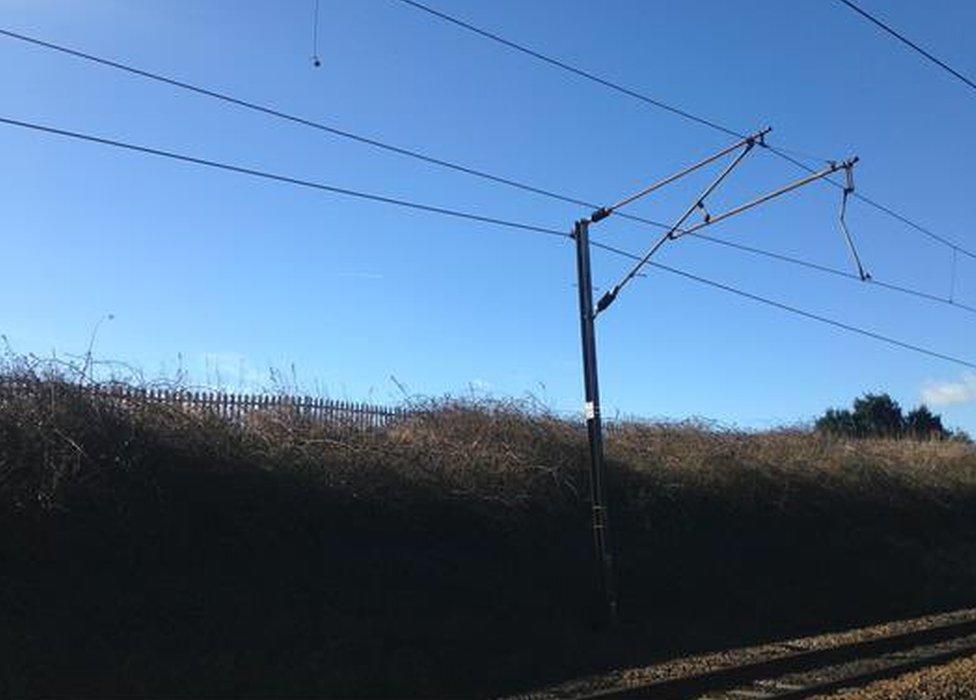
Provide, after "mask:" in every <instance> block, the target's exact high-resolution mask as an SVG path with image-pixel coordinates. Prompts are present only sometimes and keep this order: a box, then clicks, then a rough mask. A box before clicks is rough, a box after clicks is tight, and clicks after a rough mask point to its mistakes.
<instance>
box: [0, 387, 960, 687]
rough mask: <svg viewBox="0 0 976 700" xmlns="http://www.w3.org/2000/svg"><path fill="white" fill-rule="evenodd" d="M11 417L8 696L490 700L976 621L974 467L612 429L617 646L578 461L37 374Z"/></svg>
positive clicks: (520, 445)
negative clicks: (121, 399) (189, 403)
mask: <svg viewBox="0 0 976 700" xmlns="http://www.w3.org/2000/svg"><path fill="white" fill-rule="evenodd" d="M20 379H21V380H22V381H23V382H26V383H27V384H28V385H30V386H31V387H32V390H31V391H29V392H24V391H20V392H18V393H17V394H16V395H9V394H8V395H6V396H5V397H2V398H0V525H2V530H0V532H2V535H0V558H2V561H0V683H2V685H0V695H2V694H11V695H15V696H21V695H44V696H52V695H72V696H82V695H89V696H105V695H111V696H120V695H154V696H159V695H166V696H179V695H193V696H270V695H275V696H282V695H286V696H287V695H306V696H307V695H316V696H321V695H339V696H348V695H417V694H424V695H445V694H450V695H458V694H462V695H490V694H493V693H498V692H505V691H512V690H515V689H518V688H520V687H527V686H532V685H535V684H539V683H544V682H547V681H550V680H554V679H558V678H562V677H568V676H573V675H579V674H581V673H585V672H588V671H592V670H597V669H600V668H606V667H609V666H613V665H621V664H627V663H637V662H647V661H649V660H651V659H653V658H660V657H664V656H672V655H677V654H681V653H685V652H691V651H702V650H707V649H714V648H720V647H722V646H731V645H742V644H746V643H752V642H757V641H761V640H764V639H770V638H775V637H778V636H785V635H790V636H793V635H798V634H803V633H812V632H816V631H822V630H824V629H826V628H830V627H846V626H852V625H854V624H857V623H864V622H869V621H873V620H878V619H884V618H888V617H899V616H905V615H908V614H913V613H919V612H925V611H932V610H935V609H939V608H947V607H951V606H954V605H961V604H970V605H971V604H973V603H976V453H974V452H973V449H972V448H971V447H968V446H966V445H963V444H957V443H950V442H942V443H940V442H934V443H917V442H909V441H903V442H885V441H859V442H856V443H855V442H845V441H831V440H828V439H824V438H822V437H818V436H815V435H813V434H810V433H807V432H804V431H779V432H771V433H763V434H746V433H739V432H734V431H722V430H713V429H708V428H704V427H701V426H694V425H640V424H630V425H623V426H620V427H618V428H617V429H615V430H614V431H612V432H611V433H610V435H609V438H608V444H607V447H608V452H609V458H610V469H611V474H612V479H611V498H612V504H613V510H612V512H611V519H612V525H613V528H614V533H613V534H614V537H615V546H616V549H617V550H618V552H619V557H618V564H619V572H620V592H621V606H622V612H623V618H624V619H623V624H622V626H621V628H620V629H619V630H617V631H614V632H607V631H600V630H596V629H594V627H593V625H592V624H591V622H592V621H591V618H590V615H589V612H588V606H587V600H589V599H590V598H591V596H592V578H591V572H592V570H593V566H592V561H591V552H590V548H589V547H590V542H591V540H590V534H589V519H588V498H587V480H586V451H585V437H584V435H583V434H582V432H581V431H580V430H579V429H578V428H577V427H575V426H574V425H572V424H570V423H567V422H565V421H561V420H558V419H556V418H554V417H551V416H546V415H540V414H539V413H538V412H531V411H523V410H520V409H519V408H518V407H517V406H510V405H498V404H492V405H483V406H472V405H463V404H460V405H459V404H451V403H444V404H441V405H438V406H432V407H430V410H427V411H424V412H420V413H418V414H417V415H416V416H415V417H413V418H410V419H408V420H406V421H405V422H403V423H401V424H399V425H397V426H394V427H392V428H389V429H387V430H384V431H378V432H373V433H347V432H343V431H340V430H337V429H336V428H334V427H329V426H323V425H321V424H318V425H316V424H313V423H303V422H301V421H298V420H295V419H294V418H291V417H289V416H288V415H286V414H283V413H282V414H266V415H260V416H259V415H256V416H252V417H251V419H249V421H248V422H247V424H246V425H244V426H240V427H234V426H231V425H229V424H227V423H225V422H222V421H220V420H218V419H214V418H212V417H208V416H207V415H205V414H199V413H194V412H192V411H187V410H182V409H177V408H173V407H167V406H162V405H144V404H138V403H132V404H128V405H124V404H120V403H118V402H113V401H110V400H106V399H94V398H91V397H90V396H85V395H83V394H81V393H79V392H76V391H73V390H72V389H71V387H70V385H67V384H65V383H63V382H61V381H59V380H57V379H52V378H50V377H48V378H39V377H37V376H34V375H29V374H25V375H22V376H21V377H20Z"/></svg>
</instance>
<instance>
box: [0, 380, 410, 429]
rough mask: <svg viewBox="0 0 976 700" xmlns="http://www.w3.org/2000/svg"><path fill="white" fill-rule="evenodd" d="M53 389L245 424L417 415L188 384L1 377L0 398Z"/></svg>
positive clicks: (379, 421)
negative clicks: (276, 418) (282, 418)
mask: <svg viewBox="0 0 976 700" xmlns="http://www.w3.org/2000/svg"><path fill="white" fill-rule="evenodd" d="M51 392H64V393H75V394H77V395H80V396H88V397H92V398H95V397H98V398H103V399H108V400H110V401H115V402H118V403H119V404H121V405H123V406H126V405H129V406H134V405H144V404H163V405H166V406H172V407H175V408H181V409H185V410H191V411H201V412H208V413H211V414H213V415H216V416H218V417H220V418H223V419H225V420H228V421H231V422H234V423H241V422H243V421H245V420H246V419H247V418H248V417H249V416H252V415H255V414H260V413H266V414H277V415H283V414H284V415H290V416H292V417H294V418H297V419H300V420H308V421H312V422H317V423H327V424H334V425H336V426H339V427H342V428H345V429H349V430H357V431H369V430H376V429H379V428H384V427H388V426H390V425H391V424H393V423H395V422H398V421H400V420H403V419H404V418H406V417H407V416H409V415H410V414H411V411H410V409H406V408H398V407H389V406H377V405H374V404H367V403H356V402H352V401H337V400H334V399H324V398H316V397H313V396H291V395H281V394H277V395H274V394H233V393H227V392H222V391H218V392H213V391H190V390H185V389H155V388H139V387H132V386H127V385H121V384H119V385H113V384H109V385H75V384H55V383H50V382H43V383H35V382H19V381H12V380H9V379H3V378H0V399H2V398H3V397H4V396H7V397H11V396H27V395H47V394H50V393H51Z"/></svg>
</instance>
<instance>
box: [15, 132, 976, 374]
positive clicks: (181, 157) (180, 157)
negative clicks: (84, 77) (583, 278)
mask: <svg viewBox="0 0 976 700" xmlns="http://www.w3.org/2000/svg"><path fill="white" fill-rule="evenodd" d="M0 124H7V125H9V126H17V127H21V128H25V129H29V130H33V131H37V132H41V133H45V134H52V135H57V136H64V137H68V138H72V139H77V140H81V141H85V142H90V143H95V144H98V145H102V146H110V147H114V148H119V149H123V150H128V151H132V152H137V153H141V154H146V155H154V156H159V157H163V158H167V159H171V160H176V161H181V162H187V163H191V164H194V165H201V166H205V167H208V168H214V169H218V170H224V171H228V172H234V173H239V174H244V175H251V176H254V177H258V178H262V179H265V180H273V181H278V182H283V183H286V184H291V185H297V186H300V187H308V188H313V189H317V190H323V191H326V192H331V193H334V194H341V195H346V196H351V197H356V198H359V199H365V200H370V201H376V202H382V203H386V204H393V205H397V206H401V207H407V208H411V209H418V210H422V211H426V212H431V213H436V214H442V215H446V216H451V217H456V218H461V219H468V220H472V221H477V222H480V223H488V224H494V225H497V226H503V227H507V228H514V229H520V230H526V231H531V232H536V233H542V234H549V235H554V236H558V237H560V238H565V239H569V238H571V236H570V234H568V233H566V232H563V231H559V230H557V229H551V228H546V227H542V226H535V225H532V224H523V223H519V222H513V221H509V220H506V219H500V218H496V217H489V216H483V215H480V214H473V213H470V212H463V211H460V210H456V209H448V208H445V207H440V206H434V205H429V204H421V203H418V202H412V201H408V200H402V199H396V198H393V197H387V196H385V195H376V194H371V193H365V192H360V191H356V190H350V189H346V188H341V187H335V186H332V185H327V184H324V183H319V182H314V181H310V180H303V179H301V178H296V177H291V176H287V175H280V174H276V173H270V172H267V171H262V170H256V169H254V168H247V167H243V166H237V165H232V164H228V163H221V162H219V161H213V160H209V159H206V158H199V157H196V156H189V155H186V154H181V153H175V152H172V151H164V150H161V149H157V148H151V147H148V146H141V145H137V144H132V143H127V142H124V141H117V140H114V139H108V138H104V137H100V136H94V135H91V134H83V133H80V132H75V131H69V130H67V129H60V128H57V127H52V126H47V125H43V124H37V123H34V122H26V121H21V120H17V119H11V118H8V117H0ZM591 245H592V246H594V247H596V248H600V249H602V250H606V251H608V252H612V253H615V254H617V255H621V256H624V257H627V258H630V259H631V260H641V257H640V256H638V255H635V254H633V253H629V252H627V251H624V250H622V249H620V248H617V247H615V246H612V245H609V244H606V243H603V242H599V241H593V242H591ZM647 264H648V265H650V266H652V267H654V268H657V269H660V270H664V271H666V272H670V273H672V274H675V275H679V276H681V277H684V278H686V279H689V280H692V281H696V282H699V283H701V284H705V285H708V286H711V287H713V288H717V289H721V290H724V291H726V292H729V293H732V294H735V295H737V296H740V297H744V298H747V299H752V300H753V301H757V302H760V303H763V304H767V305H770V306H774V307H776V308H779V309H781V310H783V311H787V312H790V313H793V314H797V315H800V316H802V317H805V318H807V319H811V320H815V321H819V322H821V323H825V324H828V325H831V326H834V327H836V328H840V329H843V330H846V331H849V332H852V333H856V334H860V335H863V336H866V337H869V338H873V339H875V340H879V341H882V342H885V343H888V344H890V345H894V346H897V347H900V348H903V349H907V350H910V351H913V352H916V353H920V354H923V355H927V356H929V357H933V358H937V359H941V360H945V361H947V362H952V363H955V364H959V365H963V366H965V367H969V368H972V369H976V363H972V362H969V361H966V360H962V359H960V358H957V357H953V356H951V355H946V354H944V353H940V352H937V351H934V350H929V349H927V348H924V347H921V346H918V345H913V344H911V343H907V342H904V341H900V340H898V339H895V338H891V337H888V336H885V335H882V334H880V333H875V332H874V331H869V330H866V329H864V328H860V327H858V326H853V325H851V324H847V323H844V322H842V321H837V320H835V319H831V318H828V317H825V316H821V315H819V314H815V313H812V312H809V311H805V310H803V309H799V308H797V307H794V306H790V305H788V304H784V303H782V302H778V301H775V300H772V299H768V298H766V297H762V296H759V295H757V294H753V293H751V292H746V291H744V290H741V289H738V288H736V287H732V286H731V285H726V284H724V283H721V282H716V281H714V280H710V279H708V278H706V277H702V276H700V275H694V274H692V273H690V272H686V271H684V270H680V269H678V268H674V267H671V266H668V265H663V264H661V263H658V262H654V261H649V262H648V263H647Z"/></svg>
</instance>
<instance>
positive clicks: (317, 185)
mask: <svg viewBox="0 0 976 700" xmlns="http://www.w3.org/2000/svg"><path fill="white" fill-rule="evenodd" d="M0 124H7V125H9V126H17V127H21V128H24V129H31V130H33V131H39V132H44V133H48V134H55V135H58V136H65V137H68V138H72V139H76V140H79V141H87V142H90V143H96V144H100V145H103V146H112V147H114V148H120V149H124V150H128V151H134V152H138V153H144V154H147V155H154V156H159V157H162V158H168V159H170V160H176V161H182V162H185V163H193V164H195V165H202V166H205V167H208V168H215V169H218V170H226V171H229V172H234V173H239V174H242V175H251V176H253V177H259V178H263V179H265V180H274V181H278V182H284V183H288V184H291V185H298V186H300V187H308V188H311V189H316V190H321V191H324V192H330V193H332V194H339V195H344V196H346V197H355V198H357V199H366V200H370V201H373V202H380V203H383V204H392V205H395V206H398V207H404V208H408V209H416V210H419V211H425V212H429V213H432V214H441V215H443V216H450V217H454V218H459V219H468V220H471V221H478V222H481V223H486V224H493V225H495V226H502V227H506V228H512V229H519V230H523V231H531V232H534V233H543V234H548V235H553V236H560V237H563V238H569V237H570V235H569V233H567V232H565V231H559V230H557V229H552V228H546V227H544V226H535V225H533V224H525V223H520V222H516V221H509V220H507V219H499V218H495V217H491V216H482V215H481V214H475V213H472V212H466V211H460V210H457V209H449V208H447V207H442V206H438V205H434V204H424V203H422V202H414V201H411V200H406V199H399V198H396V197H389V196H387V195H380V194H373V193H370V192H362V191H359V190H352V189H348V188H345V187H337V186H335V185H329V184H326V183H322V182H315V181H313V180H305V179H302V178H297V177H291V176H289V175H280V174H277V173H272V172H268V171H265V170H257V169H255V168H249V167H245V166H241V165H233V164H230V163H223V162H220V161H215V160H210V159H207V158H200V157H197V156H190V155H186V154H183V153H176V152H174V151H165V150H162V149H159V148H152V147H149V146H141V145H138V144H134V143H127V142H125V141H116V140H114V139H109V138H104V137H101V136H94V135H92V134H84V133H81V132H78V131H70V130H68V129H60V128H58V127H53V126H47V125H45V124H38V123H36V122H27V121H21V120H19V119H11V118H9V117H0Z"/></svg>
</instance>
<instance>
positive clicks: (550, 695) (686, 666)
mask: <svg viewBox="0 0 976 700" xmlns="http://www.w3.org/2000/svg"><path fill="white" fill-rule="evenodd" d="M973 619H976V608H972V609H965V610H957V611H954V612H949V613H942V614H938V615H928V616H925V617H919V618H913V619H910V620H899V621H895V622H888V623H885V624H880V625H874V626H871V627H862V628H859V629H855V630H848V631H844V632H835V633H829V634H822V635H818V636H816V637H805V638H802V639H791V640H788V641H782V642H775V643H771V644H764V645H759V646H754V647H746V648H742V649H730V650H726V651H721V652H717V653H713V654H704V655H701V656H693V657H687V658H682V659H674V660H672V661H666V662H664V663H659V664H654V665H651V666H644V667H639V668H629V669H621V670H619V671H614V672H611V673H607V674H603V675H600V676H590V677H587V678H580V679H575V680H572V681H568V682H566V683H561V684H559V685H555V686H551V687H549V688H546V689H542V690H538V691H535V692H530V693H524V694H520V695H516V696H512V698H511V700H556V699H560V700H562V699H567V698H574V697H579V696H585V695H588V694H590V693H595V692H600V691H607V690H611V689H614V690H616V689H624V688H633V687H637V686H641V685H643V684H646V683H649V682H653V681H660V680H666V679H671V678H678V677H681V676H688V675H692V674H698V673H704V672H707V671H714V670H717V669H721V668H727V667H729V666H738V665H741V664H745V663H750V662H754V661H761V660H766V659H773V658H776V657H778V656H783V655H786V654H790V653H795V652H799V651H812V650H816V649H826V648H830V647H834V646H838V645H841V644H848V643H851V642H859V641H867V640H870V639H876V638H878V637H884V636H887V635H892V634H898V633H903V632H913V631H917V630H922V629H927V628H930V627H936V626H939V625H946V624H951V623H954V622H963V621H967V620H973ZM969 671H970V673H971V675H970V677H969V678H968V685H969V687H970V690H969V694H968V695H948V696H941V695H932V696H931V697H932V698H942V697H949V698H973V699H974V700H976V685H974V683H976V681H974V680H973V679H976V671H974V670H973V669H972V668H970V669H969ZM834 697H835V698H836V697H837V696H836V695H835V696H834ZM851 697H852V698H853V697H858V698H859V697H861V696H851ZM871 697H872V700H873V698H874V697H875V696H871ZM877 697H879V698H880V697H886V696H877ZM897 697H906V698H908V697H916V696H913V695H911V694H909V695H906V696H897Z"/></svg>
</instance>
